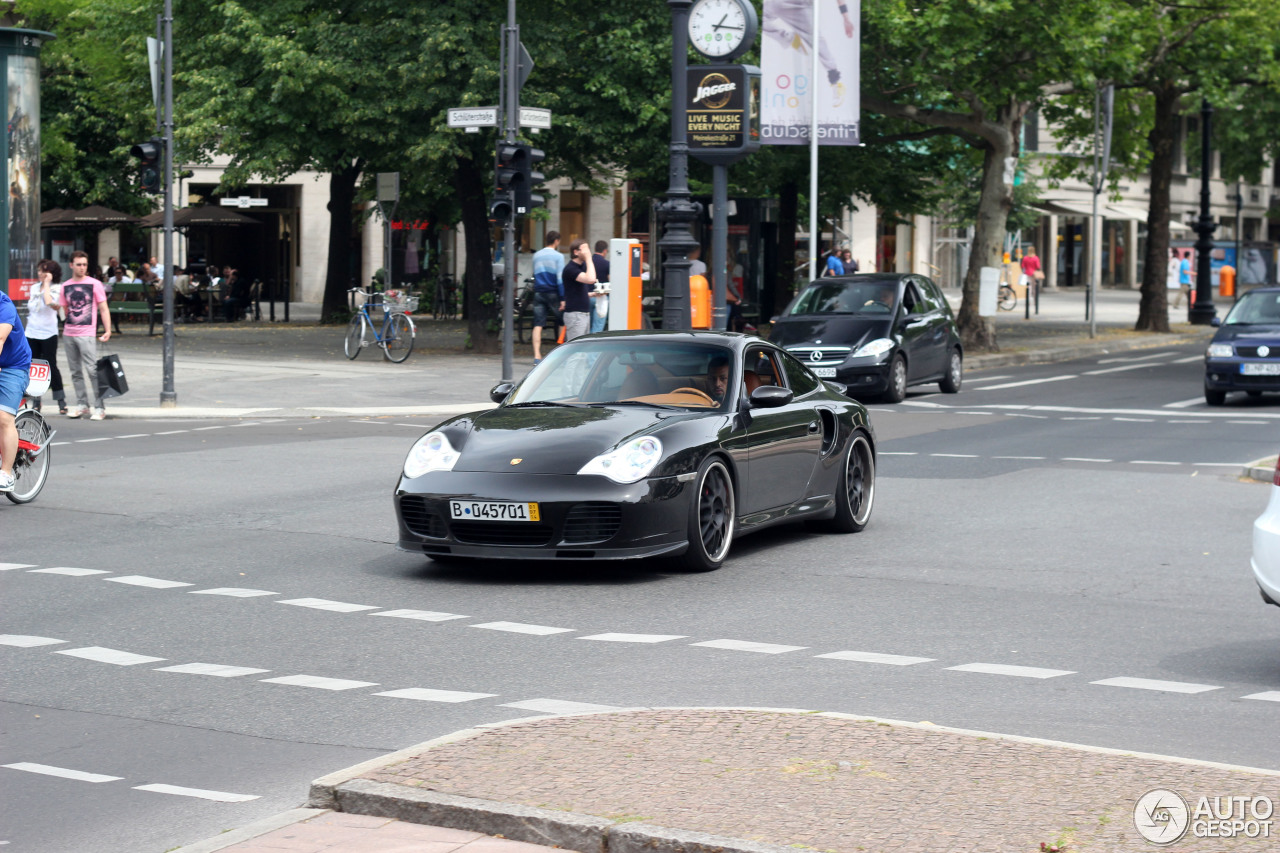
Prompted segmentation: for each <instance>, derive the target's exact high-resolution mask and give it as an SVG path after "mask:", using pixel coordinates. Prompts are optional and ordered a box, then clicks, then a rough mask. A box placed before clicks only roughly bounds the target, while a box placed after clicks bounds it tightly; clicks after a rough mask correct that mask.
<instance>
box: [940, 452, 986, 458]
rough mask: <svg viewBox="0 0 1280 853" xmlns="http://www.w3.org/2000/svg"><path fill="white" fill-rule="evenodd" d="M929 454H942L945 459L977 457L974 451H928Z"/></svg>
mask: <svg viewBox="0 0 1280 853" xmlns="http://www.w3.org/2000/svg"><path fill="white" fill-rule="evenodd" d="M929 455H930V456H943V457H946V458H947V459H977V458H978V456H977V454H975V453H930V454H929Z"/></svg>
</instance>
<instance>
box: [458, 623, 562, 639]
mask: <svg viewBox="0 0 1280 853" xmlns="http://www.w3.org/2000/svg"><path fill="white" fill-rule="evenodd" d="M468 627H470V628H487V629H488V630H490V631H510V632H511V633H513V634H536V635H537V636H539V637H545V636H547V635H549V634H568V633H571V632H573V631H576V630H577V628H551V627H548V626H547V625H526V624H524V623H523V622H485V623H484V624H482V625H469V626H468Z"/></svg>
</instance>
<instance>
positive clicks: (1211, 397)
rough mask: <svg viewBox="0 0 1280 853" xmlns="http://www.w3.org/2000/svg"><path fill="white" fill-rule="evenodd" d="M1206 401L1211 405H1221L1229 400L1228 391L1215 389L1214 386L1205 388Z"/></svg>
mask: <svg viewBox="0 0 1280 853" xmlns="http://www.w3.org/2000/svg"><path fill="white" fill-rule="evenodd" d="M1204 401H1205V402H1206V403H1208V404H1209V405H1210V406H1221V405H1222V404H1223V403H1225V402H1227V392H1226V391H1214V390H1213V389H1212V388H1206V389H1204Z"/></svg>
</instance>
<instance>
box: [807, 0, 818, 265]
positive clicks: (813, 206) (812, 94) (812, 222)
mask: <svg viewBox="0 0 1280 853" xmlns="http://www.w3.org/2000/svg"><path fill="white" fill-rule="evenodd" d="M812 15H813V17H811V18H810V19H809V55H810V58H811V59H812V60H813V62H812V66H811V68H810V72H809V112H810V115H809V281H814V280H815V279H817V277H818V273H817V269H818V0H813V12H812Z"/></svg>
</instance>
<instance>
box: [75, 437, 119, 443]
mask: <svg viewBox="0 0 1280 853" xmlns="http://www.w3.org/2000/svg"><path fill="white" fill-rule="evenodd" d="M113 438H114V437H113V436H110V435H104V436H103V437H102V438H77V439H76V444H91V443H92V442H95V441H112V440H113Z"/></svg>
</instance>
